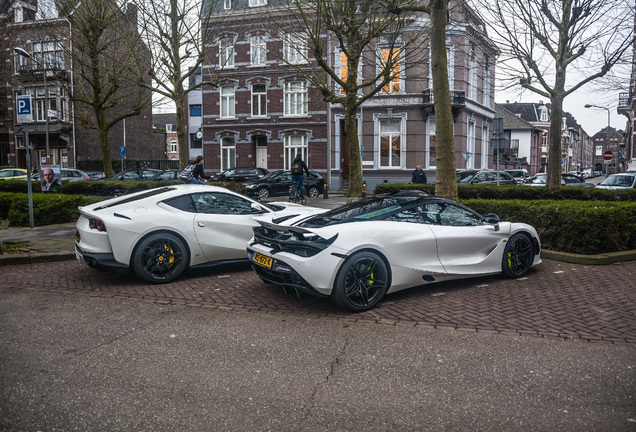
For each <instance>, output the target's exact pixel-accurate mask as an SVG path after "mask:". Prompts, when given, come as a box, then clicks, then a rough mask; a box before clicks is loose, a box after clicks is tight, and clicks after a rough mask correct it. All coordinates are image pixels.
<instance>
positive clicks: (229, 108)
mask: <svg viewBox="0 0 636 432" xmlns="http://www.w3.org/2000/svg"><path fill="white" fill-rule="evenodd" d="M230 90H232V91H231V93H230ZM235 95H236V88H235V87H234V84H231V85H224V86H221V88H220V89H219V96H220V110H219V117H220V118H234V116H235V112H234V103H235Z"/></svg>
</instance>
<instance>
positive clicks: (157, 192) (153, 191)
mask: <svg viewBox="0 0 636 432" xmlns="http://www.w3.org/2000/svg"><path fill="white" fill-rule="evenodd" d="M172 190H174V187H161V188H156V189H150V190H149V191H146V192H144V193H141V194H139V195H135V196H130V197H126V198H123V199H122V200H119V201H117V202H114V203H112V204H107V205H103V206H100V207H97V208H96V209H95V210H101V209H105V208H111V207H117V206H118V205H121V204H128V203H131V202H134V201H139V200H142V199H145V198H149V197H152V196H156V195H161V194H164V193H166V192H170V191H172Z"/></svg>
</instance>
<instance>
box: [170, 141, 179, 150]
mask: <svg viewBox="0 0 636 432" xmlns="http://www.w3.org/2000/svg"><path fill="white" fill-rule="evenodd" d="M178 151H179V148H178V147H177V140H170V153H177V152H178Z"/></svg>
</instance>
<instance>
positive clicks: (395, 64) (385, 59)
mask: <svg viewBox="0 0 636 432" xmlns="http://www.w3.org/2000/svg"><path fill="white" fill-rule="evenodd" d="M400 54H401V52H400V50H399V49H397V48H382V65H381V67H382V69H384V68H386V67H389V68H391V80H390V81H389V82H388V83H387V84H386V85H384V86H383V87H382V93H397V92H399V91H400V86H401V76H400V75H401V71H400V66H401V65H400V62H401V60H400ZM389 63H390V64H389Z"/></svg>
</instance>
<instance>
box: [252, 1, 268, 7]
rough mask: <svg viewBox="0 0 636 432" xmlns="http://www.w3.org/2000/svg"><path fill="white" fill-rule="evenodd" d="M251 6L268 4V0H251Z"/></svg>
mask: <svg viewBox="0 0 636 432" xmlns="http://www.w3.org/2000/svg"><path fill="white" fill-rule="evenodd" d="M248 6H249V7H259V6H267V0H249V3H248Z"/></svg>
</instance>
